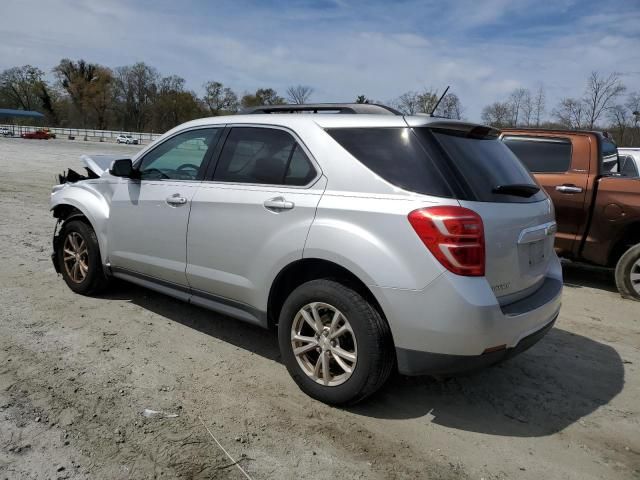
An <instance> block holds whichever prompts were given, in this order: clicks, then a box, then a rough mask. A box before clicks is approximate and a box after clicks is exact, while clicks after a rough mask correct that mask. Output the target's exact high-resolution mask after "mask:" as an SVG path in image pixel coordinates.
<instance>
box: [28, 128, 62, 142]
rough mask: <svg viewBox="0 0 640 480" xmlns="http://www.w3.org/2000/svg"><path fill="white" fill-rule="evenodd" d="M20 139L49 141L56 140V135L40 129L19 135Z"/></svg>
mask: <svg viewBox="0 0 640 480" xmlns="http://www.w3.org/2000/svg"><path fill="white" fill-rule="evenodd" d="M20 136H21V137H22V138H30V139H36V140H49V139H50V138H56V134H55V133H52V132H50V131H49V129H46V128H42V129H40V130H35V131H33V132H25V133H23V134H22V135H20Z"/></svg>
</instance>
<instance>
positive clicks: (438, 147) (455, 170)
mask: <svg viewBox="0 0 640 480" xmlns="http://www.w3.org/2000/svg"><path fill="white" fill-rule="evenodd" d="M477 130H479V131H481V133H482V132H484V130H486V129H477ZM327 131H328V133H329V134H330V135H331V136H332V137H333V138H334V139H335V140H336V141H337V142H338V143H339V144H340V145H342V146H343V147H344V148H345V149H346V150H347V151H348V152H349V153H351V155H353V156H354V157H355V158H357V159H358V160H359V161H360V162H361V163H363V164H364V165H365V166H366V167H367V168H369V169H370V170H372V171H373V172H374V173H376V174H378V175H379V176H381V177H382V178H384V179H385V180H387V181H388V182H390V183H392V184H394V185H396V186H398V187H401V188H403V189H405V190H410V191H413V192H417V193H423V194H426V195H434V196H439V197H454V198H459V199H465V200H474V201H481V202H498V203H508V202H517V203H523V202H535V201H540V200H543V199H545V198H546V196H545V194H544V193H542V192H538V193H536V194H534V195H533V196H531V197H522V196H515V195H508V194H504V193H501V194H497V193H494V192H493V189H494V188H495V187H498V186H506V185H514V184H519V185H522V184H525V185H534V186H537V185H536V183H535V181H534V180H533V178H532V177H531V175H530V173H529V172H528V171H527V169H526V168H525V167H524V166H523V165H522V163H520V161H519V160H518V159H517V158H516V157H515V155H514V154H513V153H512V152H511V151H510V150H509V149H508V148H507V147H506V146H505V145H504V144H503V143H502V142H501V141H500V140H498V138H497V137H495V136H490V137H485V136H483V135H482V134H478V132H477V131H475V130H472V132H471V133H472V134H473V135H471V134H469V133H468V132H467V131H465V130H446V129H441V128H438V129H436V128H427V127H418V128H413V129H411V128H404V127H400V128H336V129H329V130H327Z"/></svg>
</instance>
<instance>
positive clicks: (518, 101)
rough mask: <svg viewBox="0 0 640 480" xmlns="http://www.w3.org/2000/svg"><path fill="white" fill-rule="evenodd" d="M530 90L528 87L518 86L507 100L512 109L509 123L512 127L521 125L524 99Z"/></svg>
mask: <svg viewBox="0 0 640 480" xmlns="http://www.w3.org/2000/svg"><path fill="white" fill-rule="evenodd" d="M528 92H529V91H528V90H527V89H526V88H516V89H515V90H514V91H512V92H511V94H509V100H507V103H508V104H509V107H510V110H511V119H510V122H509V123H510V126H512V127H515V126H517V125H519V120H520V111H521V110H522V104H523V103H524V99H525V97H526V96H527V94H528Z"/></svg>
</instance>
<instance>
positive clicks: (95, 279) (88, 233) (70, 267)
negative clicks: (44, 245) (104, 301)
mask: <svg viewBox="0 0 640 480" xmlns="http://www.w3.org/2000/svg"><path fill="white" fill-rule="evenodd" d="M56 250H57V251H56V253H57V257H58V266H59V270H60V272H61V273H62V278H64V281H65V282H66V283H67V285H68V286H69V288H70V289H71V290H73V291H74V292H76V293H80V294H82V295H92V294H95V293H99V292H100V291H102V290H104V289H105V288H106V286H107V284H108V279H107V277H106V276H105V274H104V270H103V268H102V259H101V258H100V247H99V245H98V238H97V237H96V233H95V232H94V231H93V228H91V227H90V226H89V225H88V224H87V223H85V222H83V221H82V220H71V221H69V222H65V223H64V225H63V226H62V229H61V231H60V236H59V239H58V247H57V249H56Z"/></svg>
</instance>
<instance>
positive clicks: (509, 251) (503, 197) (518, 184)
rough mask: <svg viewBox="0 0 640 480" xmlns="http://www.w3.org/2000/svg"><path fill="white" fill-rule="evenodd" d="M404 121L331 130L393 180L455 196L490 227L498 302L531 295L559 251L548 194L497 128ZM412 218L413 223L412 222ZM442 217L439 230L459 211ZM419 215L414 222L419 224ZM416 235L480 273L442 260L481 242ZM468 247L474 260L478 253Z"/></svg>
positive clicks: (488, 270)
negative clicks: (403, 122) (454, 260)
mask: <svg viewBox="0 0 640 480" xmlns="http://www.w3.org/2000/svg"><path fill="white" fill-rule="evenodd" d="M405 120H406V123H407V124H408V126H409V127H410V128H407V127H400V126H393V127H385V128H381V127H359V128H352V127H348V128H329V129H327V132H328V133H329V134H330V135H331V136H332V137H333V138H334V139H335V140H336V141H337V142H338V143H339V144H340V145H342V147H344V148H345V149H346V150H347V151H348V152H349V153H351V154H352V155H353V156H354V157H355V158H357V159H358V160H359V161H360V162H362V163H363V164H364V165H365V166H367V167H368V168H369V169H370V170H372V171H373V172H374V173H376V174H377V175H379V176H380V177H382V178H383V179H385V180H386V181H387V182H389V183H391V184H393V185H395V186H397V187H400V188H402V189H404V190H408V191H411V192H416V193H419V194H423V195H429V196H431V197H432V198H433V197H446V198H453V199H456V200H457V201H458V202H459V203H460V206H461V207H464V208H465V209H470V210H473V211H474V212H476V214H478V215H479V216H480V217H481V220H482V224H483V228H484V243H485V262H484V275H485V277H486V278H487V280H488V282H489V284H490V285H491V288H492V290H493V291H494V293H495V295H496V297H497V298H498V301H499V302H500V304H502V305H507V304H509V303H511V302H515V301H517V300H519V299H521V298H523V297H526V296H528V295H529V294H531V293H533V292H534V291H535V290H536V289H537V288H538V287H539V286H541V284H542V282H543V281H544V277H545V273H546V272H547V269H548V268H547V267H548V264H549V261H550V260H551V259H552V258H553V256H554V255H555V253H554V250H553V240H554V232H555V222H554V212H553V207H552V204H551V201H550V200H549V198H548V197H547V195H546V193H544V191H542V190H540V187H539V186H538V185H537V184H536V183H535V181H534V179H533V178H532V176H531V174H530V173H529V171H528V170H527V169H526V168H525V167H524V165H523V164H522V163H521V162H520V160H518V158H517V157H516V156H515V155H514V154H513V153H512V152H511V150H509V148H508V147H507V146H505V145H504V143H502V142H501V141H499V139H498V133H499V132H498V131H497V130H494V129H491V128H489V127H483V126H479V125H476V124H470V123H464V122H456V121H450V120H439V119H438V120H434V119H432V118H425V117H405ZM427 210H428V209H427ZM407 213H408V214H409V212H407ZM413 214H414V212H411V215H413ZM411 215H410V217H409V221H410V222H412V225H413V221H412V219H411ZM436 215H444V216H440V217H439V221H438V222H439V225H440V227H438V229H441V228H444V227H443V225H444V223H446V222H447V221H452V218H453V217H449V218H448V219H447V215H455V214H452V213H451V211H449V213H446V212H445V213H438V214H436ZM419 216H420V215H418V217H419ZM418 217H416V218H415V219H414V220H415V221H416V222H421V221H422V220H421V219H420V218H418ZM467 220H468V218H467ZM453 221H454V222H455V220H453ZM465 221H466V220H461V222H462V223H461V224H459V227H460V228H461V229H465V228H467V227H469V225H467V226H466V227H465V225H463V223H464V222H465ZM416 228H417V227H416V225H414V229H416ZM446 228H449V227H446ZM452 228H454V227H452ZM440 232H441V233H442V230H440ZM451 232H452V230H449V233H451ZM459 232H460V230H459ZM416 233H418V235H419V236H420V237H421V238H422V240H423V241H424V242H425V243H426V244H430V243H434V244H435V243H438V242H441V243H438V245H430V246H429V245H428V246H429V249H430V250H431V253H432V254H433V255H434V256H435V257H436V258H437V259H438V260H439V261H440V263H442V264H443V265H444V266H445V267H446V268H448V269H449V270H451V271H452V272H454V273H457V274H461V275H478V271H477V270H474V269H466V270H465V269H464V268H462V269H460V268H458V267H455V266H453V268H452V264H451V261H450V260H449V265H447V264H446V263H447V260H444V261H443V259H442V255H444V256H445V257H447V258H449V257H450V254H451V255H453V250H454V249H457V250H456V251H457V252H458V253H459V254H462V253H463V252H464V251H465V248H467V247H473V248H477V243H474V245H466V246H465V245H461V244H460V245H459V246H455V242H458V241H459V242H464V241H466V240H468V238H469V235H465V234H462V235H458V236H457V237H456V238H457V239H454V238H453V237H452V236H449V237H447V238H444V239H439V238H440V237H438V234H435V236H434V235H432V234H431V233H425V232H422V233H419V232H418V230H416ZM454 236H455V235H454ZM465 239H466V240H465ZM474 242H475V240H474ZM437 248H440V249H444V250H447V252H448V253H441V252H444V251H443V250H440V251H438V250H436V249H437ZM466 252H467V253H468V254H469V256H468V258H469V259H472V260H471V261H473V258H475V257H473V254H472V253H471V252H473V250H469V249H468V250H466ZM438 257H441V258H438ZM480 261H481V260H480ZM476 262H477V259H476ZM463 263H464V262H463ZM460 264H461V263H460V262H458V265H460ZM456 269H458V271H457V272H456ZM480 274H481V273H480Z"/></svg>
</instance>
